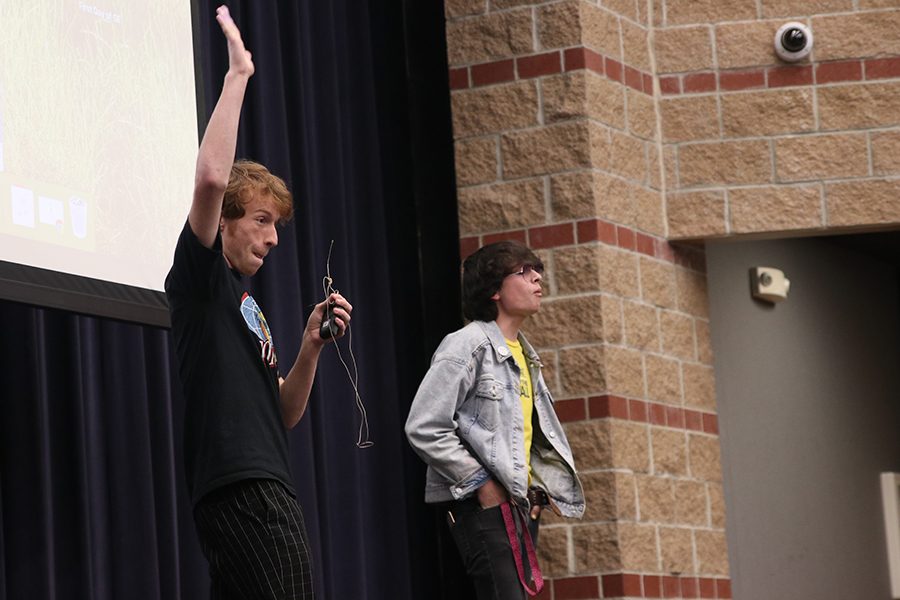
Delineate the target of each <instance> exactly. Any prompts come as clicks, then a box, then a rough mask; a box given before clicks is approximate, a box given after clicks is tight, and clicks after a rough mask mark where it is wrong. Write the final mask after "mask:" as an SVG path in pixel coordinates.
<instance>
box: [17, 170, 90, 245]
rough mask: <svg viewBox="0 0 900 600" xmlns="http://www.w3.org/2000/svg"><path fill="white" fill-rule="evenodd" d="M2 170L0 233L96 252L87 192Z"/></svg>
mask: <svg viewBox="0 0 900 600" xmlns="http://www.w3.org/2000/svg"><path fill="white" fill-rule="evenodd" d="M11 179H12V178H11V177H10V176H8V175H5V174H3V173H0V235H3V234H6V235H10V236H15V237H19V238H24V239H28V240H35V241H38V242H42V243H47V244H56V245H60V246H65V247H68V248H74V249H79V250H87V251H94V250H95V249H96V246H95V238H94V235H93V229H94V228H93V226H92V223H93V218H92V211H91V208H92V206H91V202H90V201H89V200H88V199H86V198H85V196H84V194H80V193H78V192H74V191H72V190H67V189H64V188H62V187H59V186H51V185H48V184H45V183H41V182H24V181H23V180H22V178H16V180H15V182H11V181H10V180H11Z"/></svg>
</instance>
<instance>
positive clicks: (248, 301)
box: [241, 292, 278, 367]
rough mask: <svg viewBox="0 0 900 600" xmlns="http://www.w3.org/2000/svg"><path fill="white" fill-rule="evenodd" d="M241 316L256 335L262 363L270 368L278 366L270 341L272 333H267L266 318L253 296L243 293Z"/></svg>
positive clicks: (272, 344)
mask: <svg viewBox="0 0 900 600" xmlns="http://www.w3.org/2000/svg"><path fill="white" fill-rule="evenodd" d="M241 315H243V316H244V321H245V322H246V323H247V327H248V328H249V329H250V331H252V332H253V333H254V334H256V337H257V339H258V340H259V355H260V358H262V359H263V362H264V363H266V364H267V365H269V366H270V367H275V366H276V365H278V357H277V356H276V355H275V344H274V342H273V341H272V333H271V332H270V331H269V324H268V323H266V316H265V315H264V314H263V312H262V309H261V308H260V307H259V304H257V303H256V300H254V299H253V296H251V295H250V294H248V293H247V292H244V295H243V296H241Z"/></svg>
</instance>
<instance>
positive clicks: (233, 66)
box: [188, 6, 254, 248]
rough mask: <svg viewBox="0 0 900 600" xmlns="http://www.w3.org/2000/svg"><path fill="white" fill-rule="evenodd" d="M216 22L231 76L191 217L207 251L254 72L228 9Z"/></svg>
mask: <svg viewBox="0 0 900 600" xmlns="http://www.w3.org/2000/svg"><path fill="white" fill-rule="evenodd" d="M216 21H218V22H219V26H220V27H221V28H222V33H224V34H225V39H226V41H227V42H228V73H226V74H225V82H224V83H223V85H222V92H221V94H220V95H219V100H218V102H216V108H215V109H214V110H213V113H212V116H211V117H210V119H209V123H208V124H207V126H206V132H205V133H204V134H203V140H202V141H201V142H200V151H199V153H198V155H197V171H196V175H195V177H194V199H193V201H192V202H191V212H190V214H189V215H188V222H189V223H190V225H191V230H192V231H193V232H194V235H196V236H197V238H198V239H199V240H200V243H201V244H203V245H204V246H206V247H207V248H211V247H212V245H213V243H214V242H215V240H216V233H217V231H218V228H219V217H220V215H221V212H222V200H223V198H224V197H225V187H226V186H227V185H228V177H229V175H230V174H231V165H232V163H234V153H235V148H236V146H237V133H238V123H239V121H240V117H241V106H242V105H243V103H244V92H245V91H246V89H247V82H248V81H249V79H250V77H251V76H252V75H253V72H254V67H253V60H252V58H251V56H250V53H249V52H248V51H247V49H246V48H244V42H243V40H242V39H241V32H240V31H239V30H238V28H237V25H235V23H234V20H232V18H231V14H230V13H229V12H228V8H227V7H225V6H220V7H219V8H217V9H216Z"/></svg>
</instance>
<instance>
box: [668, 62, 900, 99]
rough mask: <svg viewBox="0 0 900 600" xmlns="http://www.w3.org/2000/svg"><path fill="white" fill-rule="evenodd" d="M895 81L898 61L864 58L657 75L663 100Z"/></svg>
mask: <svg viewBox="0 0 900 600" xmlns="http://www.w3.org/2000/svg"><path fill="white" fill-rule="evenodd" d="M717 75H718V76H717ZM897 77H900V57H889V58H867V59H854V60H838V61H831V62H823V63H815V64H806V65H783V66H769V67H759V68H755V69H739V70H730V71H719V72H718V74H717V73H715V72H712V71H699V72H693V73H678V74H674V75H660V77H659V89H660V91H661V92H662V94H663V95H664V96H674V95H679V94H704V93H709V92H715V91H722V92H734V91H740V90H752V89H766V88H769V89H772V88H779V87H787V86H803V85H816V84H824V83H839V82H844V81H875V80H879V79H893V78H897Z"/></svg>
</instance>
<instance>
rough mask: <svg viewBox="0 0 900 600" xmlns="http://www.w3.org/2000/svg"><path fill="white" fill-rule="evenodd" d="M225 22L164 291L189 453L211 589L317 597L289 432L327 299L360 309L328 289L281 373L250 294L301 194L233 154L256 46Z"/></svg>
mask: <svg viewBox="0 0 900 600" xmlns="http://www.w3.org/2000/svg"><path fill="white" fill-rule="evenodd" d="M216 13H217V15H216V20H217V21H218V22H219V25H220V27H221V28H222V32H223V33H224V35H225V38H226V40H227V42H228V58H229V68H228V73H227V74H226V75H225V81H224V84H223V86H222V92H221V95H220V96H219V100H218V102H217V104H216V107H215V109H214V110H213V114H212V116H211V117H210V120H209V124H208V125H207V128H206V132H205V133H204V135H203V141H202V142H201V143H200V151H199V154H198V157H197V172H196V179H195V187H194V197H193V201H192V203H191V209H190V212H189V214H188V218H187V223H186V224H185V226H184V229H183V230H182V232H181V236H180V237H179V239H178V244H177V246H176V249H175V259H174V262H173V265H172V269H171V270H170V271H169V275H168V277H167V278H166V295H167V296H168V299H169V308H170V311H171V314H172V333H173V337H174V340H175V350H176V354H177V356H178V366H179V375H180V377H181V382H182V385H183V387H184V395H185V400H186V405H185V420H184V454H185V470H186V475H187V480H188V490H189V492H190V496H191V502H192V503H193V506H194V522H195V524H196V527H197V533H198V536H199V538H200V545H201V548H202V549H203V552H204V554H205V555H206V557H207V559H208V560H209V566H210V575H211V578H212V590H211V596H212V598H214V599H215V598H272V599H274V598H279V599H285V598H303V599H311V598H313V580H312V569H311V565H310V552H309V544H308V541H307V535H306V529H305V526H304V523H303V514H302V512H301V510H300V506H299V505H298V504H297V501H296V498H295V496H296V494H295V491H294V484H293V480H292V478H291V473H290V465H289V460H288V440H287V430H288V429H290V428H292V427H293V426H294V425H296V424H297V422H298V421H299V420H300V418H301V417H302V416H303V413H304V412H305V410H306V407H307V402H308V400H309V394H310V390H311V388H312V383H313V379H314V377H315V373H316V366H317V363H318V358H319V354H320V352H321V350H322V347H323V346H324V345H325V344H326V343H327V342H328V341H329V340H328V339H323V338H322V337H321V335H320V334H319V327H320V325H321V323H322V319H323V315H324V312H325V307H326V303H329V304H331V305H332V306H333V309H334V314H335V317H336V322H337V325H338V329H339V332H338V334H337V336H336V337H340V336H341V335H343V334H344V331H345V330H346V328H347V326H348V325H349V323H350V312H351V311H352V307H351V306H350V303H349V302H347V300H346V299H344V298H343V297H342V296H341V295H339V294H336V293H335V294H331V296H330V297H329V298H328V299H327V300H326V301H324V302H322V303H320V304H319V305H317V306H316V307H315V309H314V310H313V312H312V315H311V316H310V317H309V320H308V321H307V324H306V329H305V330H304V331H303V339H302V342H301V346H300V352H299V353H298V355H297V359H296V361H295V363H294V365H293V367H292V368H291V369H290V371H289V372H288V374H287V377H285V378H282V377H281V376H280V373H279V365H278V357H277V354H276V353H275V346H274V343H273V340H272V336H271V333H270V331H269V327H268V324H267V323H266V319H265V317H264V316H263V313H262V310H260V308H259V306H258V305H257V303H256V301H255V300H254V299H253V297H252V296H250V295H249V294H248V293H247V292H246V291H245V289H244V286H243V284H242V282H241V276H242V275H243V276H252V275H254V274H255V273H256V272H257V271H258V270H259V268H260V267H261V266H262V264H263V261H264V260H265V258H266V256H267V255H268V253H269V252H270V251H271V250H272V249H273V248H274V247H275V246H276V245H277V244H278V232H277V229H276V225H279V224H282V223H284V222H285V221H287V220H289V219H290V218H291V216H292V214H293V201H292V199H291V194H290V192H289V191H288V189H287V186H286V185H285V183H284V181H282V180H281V179H280V178H279V177H276V176H275V175H273V174H272V173H270V172H269V171H268V169H266V168H265V167H264V166H262V165H260V164H258V163H254V162H250V161H237V162H235V160H234V154H235V148H236V144H237V131H238V121H239V118H240V112H241V105H242V104H243V99H244V92H245V90H246V87H247V83H248V80H249V79H250V77H251V76H252V75H253V72H254V65H253V61H252V59H251V56H250V53H249V52H247V50H246V49H245V48H244V43H243V41H242V39H241V34H240V32H239V31H238V28H237V26H236V25H235V23H234V21H233V20H232V19H231V16H230V14H229V12H228V9H227V8H226V7H224V6H222V7H219V9H218V10H217V11H216Z"/></svg>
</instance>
